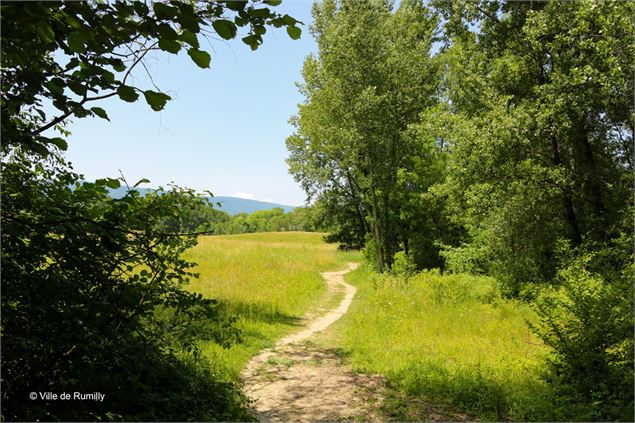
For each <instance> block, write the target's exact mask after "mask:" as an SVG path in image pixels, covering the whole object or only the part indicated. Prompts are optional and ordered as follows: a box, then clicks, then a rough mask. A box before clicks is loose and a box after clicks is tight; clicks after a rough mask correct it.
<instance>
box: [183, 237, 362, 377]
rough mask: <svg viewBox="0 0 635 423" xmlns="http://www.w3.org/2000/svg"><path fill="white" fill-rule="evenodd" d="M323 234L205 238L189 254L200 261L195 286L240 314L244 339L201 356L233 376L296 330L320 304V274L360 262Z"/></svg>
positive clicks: (207, 346) (210, 347) (205, 348)
mask: <svg viewBox="0 0 635 423" xmlns="http://www.w3.org/2000/svg"><path fill="white" fill-rule="evenodd" d="M322 237H323V234H319V233H308V232H268V233H255V234H241V235H227V236H205V237H200V239H199V244H198V245H197V246H196V247H194V248H193V249H191V250H190V251H188V253H187V254H186V258H187V259H188V260H191V261H194V262H195V263H197V264H198V267H197V268H196V269H194V271H195V272H197V273H199V274H200V278H199V279H197V280H194V281H193V283H192V284H191V286H190V289H191V290H192V291H195V292H199V293H201V294H203V295H204V296H206V297H210V298H216V299H218V300H220V301H221V304H222V306H223V309H224V311H225V312H226V313H227V314H228V315H230V316H235V317H237V321H236V326H237V327H238V328H239V329H240V330H241V332H242V342H241V343H239V344H235V345H233V346H232V347H230V348H228V349H226V348H222V347H220V346H218V345H217V344H214V343H212V342H209V343H204V344H203V345H202V346H201V352H202V354H201V355H202V357H203V358H207V359H209V361H210V363H211V365H212V366H213V368H214V369H215V370H216V371H218V372H219V373H221V374H223V375H225V377H227V379H228V380H231V381H235V380H237V379H238V376H239V374H240V371H241V369H242V367H243V366H244V365H245V364H246V363H247V361H248V360H249V358H250V357H251V356H253V355H255V354H256V353H257V352H258V351H259V350H261V349H262V348H266V347H270V346H272V345H273V344H274V342H275V340H276V339H278V338H280V337H281V336H282V335H284V334H286V333H289V332H290V331H293V330H294V329H295V328H297V325H298V321H299V318H300V317H302V316H303V315H304V314H305V313H306V312H307V311H308V310H310V309H311V308H312V307H316V306H317V305H318V304H319V302H320V300H321V299H322V297H323V296H324V292H325V285H324V282H323V280H322V278H321V276H320V272H324V271H329V270H340V269H344V268H345V267H346V263H347V262H349V261H359V260H360V255H359V253H356V252H342V251H338V250H337V248H336V246H335V245H333V244H326V243H324V242H323V241H322Z"/></svg>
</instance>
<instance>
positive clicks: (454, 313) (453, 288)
mask: <svg viewBox="0 0 635 423" xmlns="http://www.w3.org/2000/svg"><path fill="white" fill-rule="evenodd" d="M347 279H348V281H349V283H351V284H353V285H355V286H357V288H358V292H357V296H356V298H355V300H354V301H353V304H352V306H351V309H350V310H349V313H348V314H347V315H345V316H344V317H343V318H342V319H341V320H339V321H338V322H336V323H335V324H334V325H333V326H332V327H331V328H330V330H329V331H328V332H327V334H326V335H325V337H324V339H323V342H329V343H335V344H336V346H338V347H339V348H341V349H342V350H343V352H344V354H345V355H347V356H348V360H349V361H350V363H351V364H352V365H353V367H354V368H356V369H357V370H360V371H365V372H370V373H380V374H383V375H385V376H386V377H387V378H388V380H389V382H390V385H391V387H392V388H393V389H392V397H391V398H389V399H388V401H387V403H386V404H387V408H388V410H387V411H388V412H389V413H390V414H392V416H393V417H394V418H396V419H398V420H413V419H414V420H425V419H427V418H428V416H427V415H425V412H423V411H422V409H423V408H425V407H419V409H417V404H421V403H422V400H425V401H429V402H432V403H434V402H441V403H443V404H447V405H448V406H449V407H450V408H451V409H455V410H463V411H465V412H467V413H468V414H469V415H472V416H474V417H477V418H480V419H483V420H490V421H491V420H495V421H501V420H504V419H514V420H525V419H533V420H549V411H548V406H547V405H546V402H545V398H546V396H547V395H549V392H548V389H547V387H546V385H545V384H544V383H543V382H542V381H541V380H540V378H539V374H540V372H541V371H542V369H543V366H544V358H545V354H547V352H548V351H547V349H546V348H545V347H543V346H540V343H539V341H538V340H536V339H535V338H534V337H533V336H532V334H531V333H530V331H529V329H528V327H527V324H526V321H531V320H533V319H534V318H535V316H534V314H533V312H532V311H531V309H530V308H529V307H528V306H527V305H525V304H522V303H518V302H515V301H508V300H504V299H502V298H501V297H500V295H499V293H498V289H497V287H496V283H495V281H494V280H493V279H491V278H486V277H477V276H471V275H448V276H443V275H440V274H439V273H438V272H424V273H421V274H419V275H418V276H415V277H413V278H410V279H409V280H407V281H406V280H405V279H404V278H400V277H396V276H392V275H379V274H376V273H373V272H371V271H369V270H368V268H366V267H361V268H360V269H358V270H357V271H355V272H353V273H351V274H350V275H348V278H347ZM422 413H423V414H422Z"/></svg>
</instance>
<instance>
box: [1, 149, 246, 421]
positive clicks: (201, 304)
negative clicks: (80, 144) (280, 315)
mask: <svg viewBox="0 0 635 423" xmlns="http://www.w3.org/2000/svg"><path fill="white" fill-rule="evenodd" d="M81 179H82V178H81V176H80V175H77V174H75V173H73V172H72V171H71V170H70V169H69V168H68V166H67V165H66V164H65V163H64V162H62V161H61V160H58V159H56V158H54V157H50V158H49V159H48V160H41V161H39V162H36V161H35V160H31V158H29V157H26V156H24V155H22V154H20V153H19V152H16V151H14V152H13V153H12V154H11V155H10V156H9V157H8V159H7V161H6V162H4V163H3V169H2V224H3V225H2V226H3V227H2V298H1V301H2V320H1V324H2V420H7V421H13V420H27V421H38V420H44V421H51V420H66V421H70V420H103V419H122V420H142V421H155V420H177V421H179V420H180V421H185V420H214V419H218V420H227V419H231V418H238V419H243V418H245V417H244V412H243V411H242V410H243V409H244V404H245V400H244V398H243V397H242V396H241V394H240V393H239V391H238V389H237V387H236V386H234V385H232V384H227V383H221V382H220V381H221V380H222V378H219V377H217V376H215V375H214V374H212V373H211V372H210V370H209V369H208V368H207V367H206V365H204V364H202V363H201V364H197V363H195V362H194V361H193V359H194V357H195V356H196V344H197V342H198V341H199V340H201V339H208V340H213V341H215V342H218V343H221V344H228V343H229V342H231V341H232V340H234V339H236V336H237V333H236V331H235V330H234V329H232V326H231V321H230V320H228V319H227V318H225V317H224V316H223V315H222V313H221V311H220V309H219V306H218V304H217V302H216V301H214V300H210V299H203V298H202V297H201V296H200V295H197V294H193V293H191V292H188V291H187V290H185V287H186V285H187V284H188V283H189V278H190V277H192V276H193V274H192V273H191V271H190V268H191V267H192V266H193V264H192V263H189V262H187V261H186V260H184V259H183V258H182V254H183V252H184V251H185V250H186V249H188V248H190V247H191V246H193V245H195V243H196V237H193V236H187V235H184V236H181V235H179V234H175V233H166V232H165V230H164V229H165V223H166V220H165V219H166V217H176V218H177V219H176V220H177V221H178V220H179V218H180V216H179V211H187V210H191V209H193V208H196V207H198V206H200V205H202V204H203V203H204V201H205V200H203V199H202V198H200V197H198V196H196V195H194V194H193V192H191V191H189V190H183V189H176V188H175V189H172V190H170V191H166V192H164V193H163V194H161V195H158V194H149V195H147V196H146V197H144V198H141V197H140V196H139V194H138V193H137V192H136V191H130V192H129V193H128V194H127V195H125V196H124V197H123V198H121V199H117V200H114V199H112V198H111V197H110V196H109V195H108V192H109V191H108V188H116V187H117V186H118V185H119V182H118V181H117V180H113V179H103V180H98V181H96V182H95V183H82V184H80V183H79V182H78V181H80V180H81ZM188 357H189V358H188ZM75 391H77V392H81V393H92V392H101V393H103V394H105V398H104V401H102V402H99V401H73V400H68V401H61V400H57V401H46V400H41V399H37V400H31V399H30V398H29V393H30V392H36V393H37V392H52V393H56V394H58V395H59V394H61V393H62V392H66V393H69V392H70V393H72V392H75Z"/></svg>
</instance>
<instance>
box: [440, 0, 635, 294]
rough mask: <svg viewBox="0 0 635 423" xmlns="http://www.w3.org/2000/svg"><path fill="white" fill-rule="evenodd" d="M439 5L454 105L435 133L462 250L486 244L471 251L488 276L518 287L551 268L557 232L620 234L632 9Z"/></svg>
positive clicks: (577, 240) (613, 5) (625, 191)
mask: <svg viewBox="0 0 635 423" xmlns="http://www.w3.org/2000/svg"><path fill="white" fill-rule="evenodd" d="M437 6H438V9H439V10H440V12H441V13H443V14H444V16H445V18H446V19H447V21H448V25H447V26H446V34H447V37H448V39H447V41H448V43H451V46H450V47H449V48H448V49H447V51H446V52H445V53H444V57H445V63H446V67H447V70H448V71H447V74H446V76H445V95H446V96H447V98H448V104H449V105H448V107H447V113H445V114H441V115H439V116H438V122H439V124H438V125H437V129H436V135H437V136H439V137H441V138H443V139H444V141H445V142H446V143H448V148H449V149H450V151H451V154H450V155H449V162H448V166H449V169H448V175H449V176H448V179H447V180H446V181H445V182H444V184H443V188H442V190H445V192H446V193H447V194H448V197H449V198H451V201H452V202H454V205H453V206H452V207H453V208H454V209H455V211H456V213H455V218H456V219H457V220H460V221H461V222H462V225H464V227H465V228H466V230H467V231H468V233H469V235H470V240H469V241H468V242H467V243H466V244H465V246H467V245H468V244H472V246H474V245H479V246H480V247H482V248H477V249H474V250H475V251H476V250H479V251H484V254H483V260H484V261H485V262H486V263H485V267H486V268H487V269H488V271H491V272H494V273H495V274H497V275H498V276H499V277H500V278H501V279H502V280H503V281H504V282H505V284H506V286H507V288H508V289H509V292H511V293H513V294H518V293H519V291H520V290H521V288H522V284H523V283H525V282H541V281H542V282H545V281H548V280H550V279H551V278H552V277H553V276H554V275H555V272H556V268H557V260H554V258H555V254H556V246H557V243H558V239H560V238H565V239H567V240H569V241H570V242H572V243H573V245H581V244H583V243H593V242H595V243H605V242H608V241H609V240H610V239H611V238H613V237H614V236H616V235H617V234H619V232H620V231H621V230H622V228H620V227H618V226H616V224H615V223H616V222H623V220H622V219H621V218H620V216H621V215H622V214H623V213H624V210H625V206H626V204H627V201H625V200H626V199H627V198H628V197H630V196H632V189H631V188H632V187H631V183H630V181H631V180H632V171H633V162H632V155H633V150H632V142H633V121H632V116H633V104H632V101H631V98H630V93H632V91H633V79H632V74H633V58H634V57H635V55H634V50H633V45H632V43H630V42H628V41H627V40H628V39H629V37H631V36H632V35H633V26H632V23H631V21H630V18H629V17H630V16H632V13H633V6H632V4H630V3H626V2H621V1H616V2H610V1H608V2H595V1H588V2H574V3H565V2H546V3H518V2H500V3H490V2H466V3H460V4H452V5H450V4H448V3H445V2H438V4H437ZM468 23H471V25H472V26H471V28H475V27H476V26H477V25H478V28H479V29H478V33H476V30H470V29H469V28H470V27H469V26H468ZM511 34H514V35H513V36H511ZM460 248H462V247H460ZM467 248H471V247H469V246H467ZM456 252H457V254H461V252H460V250H456ZM450 254H451V252H450Z"/></svg>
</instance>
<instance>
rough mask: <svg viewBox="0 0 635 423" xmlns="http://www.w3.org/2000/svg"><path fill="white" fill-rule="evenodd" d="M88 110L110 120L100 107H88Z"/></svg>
mask: <svg viewBox="0 0 635 423" xmlns="http://www.w3.org/2000/svg"><path fill="white" fill-rule="evenodd" d="M90 111H91V112H93V113H94V114H96V115H97V116H99V117H100V118H102V119H106V120H107V121H109V122H110V119H109V118H108V114H107V113H106V111H105V110H104V109H102V108H101V107H93V108H91V109H90Z"/></svg>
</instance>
